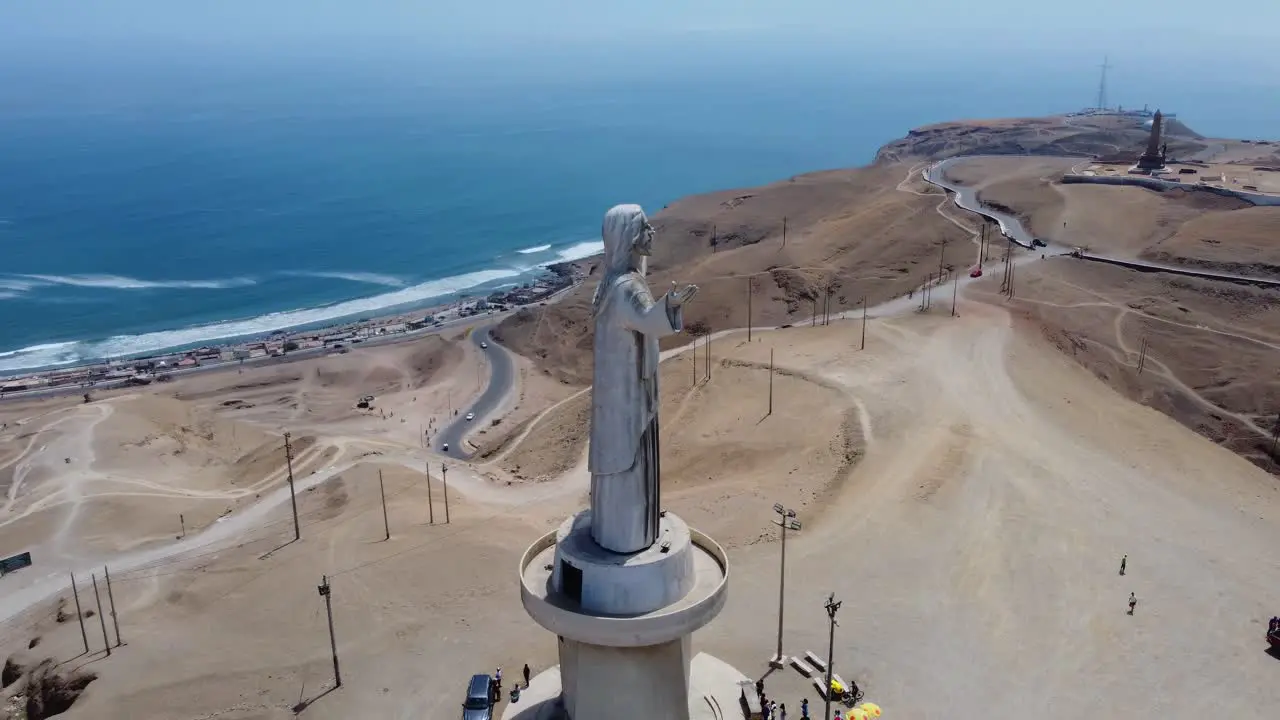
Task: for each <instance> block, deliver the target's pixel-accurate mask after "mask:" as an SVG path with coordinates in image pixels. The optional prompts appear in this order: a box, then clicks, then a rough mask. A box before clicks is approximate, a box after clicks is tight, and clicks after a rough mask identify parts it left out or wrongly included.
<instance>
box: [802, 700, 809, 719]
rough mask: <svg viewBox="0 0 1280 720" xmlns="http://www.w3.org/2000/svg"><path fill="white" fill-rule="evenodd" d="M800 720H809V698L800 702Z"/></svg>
mask: <svg viewBox="0 0 1280 720" xmlns="http://www.w3.org/2000/svg"><path fill="white" fill-rule="evenodd" d="M800 720H809V698H803V699H801V700H800Z"/></svg>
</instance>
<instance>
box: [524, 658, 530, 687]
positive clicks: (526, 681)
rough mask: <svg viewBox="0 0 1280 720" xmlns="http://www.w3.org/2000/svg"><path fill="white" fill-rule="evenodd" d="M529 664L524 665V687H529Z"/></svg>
mask: <svg viewBox="0 0 1280 720" xmlns="http://www.w3.org/2000/svg"><path fill="white" fill-rule="evenodd" d="M529 675H530V673H529V663H525V664H524V686H525V687H529Z"/></svg>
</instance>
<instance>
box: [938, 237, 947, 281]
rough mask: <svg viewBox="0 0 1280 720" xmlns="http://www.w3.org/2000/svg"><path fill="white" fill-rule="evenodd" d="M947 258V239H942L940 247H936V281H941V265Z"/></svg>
mask: <svg viewBox="0 0 1280 720" xmlns="http://www.w3.org/2000/svg"><path fill="white" fill-rule="evenodd" d="M946 258H947V241H946V240H943V241H942V247H940V248H938V282H942V265H943V263H944V262H945V261H946Z"/></svg>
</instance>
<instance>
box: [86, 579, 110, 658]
mask: <svg viewBox="0 0 1280 720" xmlns="http://www.w3.org/2000/svg"><path fill="white" fill-rule="evenodd" d="M89 578H90V579H92V580H93V599H94V601H96V602H97V603H98V622H100V623H102V647H103V648H105V649H106V651H107V654H108V655H110V654H111V639H110V638H108V637H107V619H106V618H105V617H103V615H102V596H101V595H99V594H98V576H97V575H93V574H90V575H89Z"/></svg>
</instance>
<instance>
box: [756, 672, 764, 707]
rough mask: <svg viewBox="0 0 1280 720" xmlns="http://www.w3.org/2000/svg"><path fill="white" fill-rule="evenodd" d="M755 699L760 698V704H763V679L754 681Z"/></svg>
mask: <svg viewBox="0 0 1280 720" xmlns="http://www.w3.org/2000/svg"><path fill="white" fill-rule="evenodd" d="M756 697H758V698H760V704H762V705H763V704H764V678H760V679H759V680H757V681H756Z"/></svg>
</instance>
